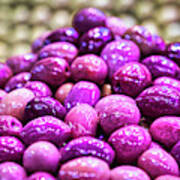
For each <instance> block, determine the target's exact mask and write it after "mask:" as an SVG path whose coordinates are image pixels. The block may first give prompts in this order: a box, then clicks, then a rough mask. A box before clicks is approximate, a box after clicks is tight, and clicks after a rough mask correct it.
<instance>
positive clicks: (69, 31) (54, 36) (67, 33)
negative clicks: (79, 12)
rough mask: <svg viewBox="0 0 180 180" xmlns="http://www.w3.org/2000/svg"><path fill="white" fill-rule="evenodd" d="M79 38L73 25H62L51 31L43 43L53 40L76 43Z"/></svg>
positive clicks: (52, 41)
mask: <svg viewBox="0 0 180 180" xmlns="http://www.w3.org/2000/svg"><path fill="white" fill-rule="evenodd" d="M78 39H79V34H78V32H77V31H76V30H75V29H74V28H73V27H63V28H59V29H56V30H54V31H52V32H51V33H50V34H49V35H48V36H47V37H46V38H45V40H44V45H48V44H51V43H54V42H70V43H73V44H76V43H77V42H78Z"/></svg>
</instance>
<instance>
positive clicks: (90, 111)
mask: <svg viewBox="0 0 180 180" xmlns="http://www.w3.org/2000/svg"><path fill="white" fill-rule="evenodd" d="M65 122H66V123H67V124H69V126H70V127H71V131H72V135H73V137H74V138H76V137H81V136H87V135H90V136H95V135H96V130H97V125H98V122H99V119H98V115H97V112H96V111H95V109H94V108H93V107H91V106H90V105H88V104H79V105H77V106H75V107H73V108H72V109H71V110H70V111H69V112H68V113H67V115H66V117H65Z"/></svg>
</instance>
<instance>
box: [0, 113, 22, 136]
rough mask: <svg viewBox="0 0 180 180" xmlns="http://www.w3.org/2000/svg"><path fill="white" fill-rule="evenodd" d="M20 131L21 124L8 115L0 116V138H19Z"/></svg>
mask: <svg viewBox="0 0 180 180" xmlns="http://www.w3.org/2000/svg"><path fill="white" fill-rule="evenodd" d="M21 130H22V124H21V122H20V121H19V120H18V119H17V118H15V117H13V116H8V115H0V135H1V136H2V135H3V136H9V135H12V136H19V134H20V132H21Z"/></svg>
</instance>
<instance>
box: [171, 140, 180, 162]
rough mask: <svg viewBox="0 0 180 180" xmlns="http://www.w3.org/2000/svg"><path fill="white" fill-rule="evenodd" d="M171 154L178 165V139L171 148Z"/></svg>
mask: <svg viewBox="0 0 180 180" xmlns="http://www.w3.org/2000/svg"><path fill="white" fill-rule="evenodd" d="M171 154H172V156H173V157H174V158H175V160H176V162H177V163H178V164H179V165H180V141H178V142H177V143H176V144H175V145H174V146H173V147H172V149H171Z"/></svg>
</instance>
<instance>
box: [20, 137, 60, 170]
mask: <svg viewBox="0 0 180 180" xmlns="http://www.w3.org/2000/svg"><path fill="white" fill-rule="evenodd" d="M59 159H60V154H59V151H58V149H57V147H56V146H55V145H53V144H52V143H50V142H47V141H38V142H36V143H33V144H31V145H30V146H29V147H28V148H27V149H26V150H25V152H24V155H23V165H24V167H25V168H26V170H27V171H28V172H37V171H46V172H56V170H57V168H58V164H59Z"/></svg>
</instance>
